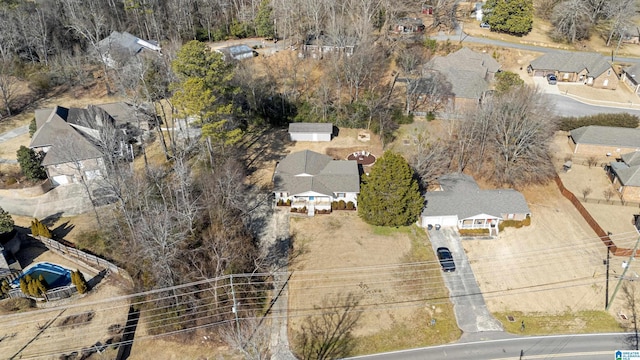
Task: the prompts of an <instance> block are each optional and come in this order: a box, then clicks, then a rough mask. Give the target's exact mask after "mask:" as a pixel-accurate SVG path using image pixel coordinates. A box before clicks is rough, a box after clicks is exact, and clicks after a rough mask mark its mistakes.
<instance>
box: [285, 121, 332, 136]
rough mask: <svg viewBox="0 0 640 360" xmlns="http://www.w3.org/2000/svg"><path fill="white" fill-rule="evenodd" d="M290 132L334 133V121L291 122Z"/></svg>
mask: <svg viewBox="0 0 640 360" xmlns="http://www.w3.org/2000/svg"><path fill="white" fill-rule="evenodd" d="M289 132H290V133H318V134H332V133H333V124H332V123H290V124H289Z"/></svg>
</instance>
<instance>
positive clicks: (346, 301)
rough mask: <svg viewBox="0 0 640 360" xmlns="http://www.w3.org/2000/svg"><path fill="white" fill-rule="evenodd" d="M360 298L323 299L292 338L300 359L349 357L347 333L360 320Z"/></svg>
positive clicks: (354, 296)
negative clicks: (294, 338)
mask: <svg viewBox="0 0 640 360" xmlns="http://www.w3.org/2000/svg"><path fill="white" fill-rule="evenodd" d="M359 303H360V299H359V298H358V297H357V296H356V295H354V294H353V293H349V294H348V295H337V296H335V297H334V298H329V297H325V299H324V300H323V302H322V305H321V306H314V314H313V315H311V316H309V317H307V318H306V319H305V321H304V323H303V324H302V329H301V330H300V333H298V335H297V337H296V350H297V352H298V353H299V355H300V356H301V357H302V358H303V359H318V360H321V359H337V358H342V357H346V356H348V355H350V351H351V349H352V346H353V336H352V335H351V332H352V331H353V329H354V328H355V327H356V325H357V323H358V320H359V319H360V315H361V312H360V311H358V309H357V307H358V304H359Z"/></svg>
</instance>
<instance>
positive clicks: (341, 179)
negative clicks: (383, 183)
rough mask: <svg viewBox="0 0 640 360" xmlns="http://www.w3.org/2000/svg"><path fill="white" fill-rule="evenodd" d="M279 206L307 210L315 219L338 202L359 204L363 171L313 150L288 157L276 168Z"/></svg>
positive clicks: (352, 163)
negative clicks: (315, 215)
mask: <svg viewBox="0 0 640 360" xmlns="http://www.w3.org/2000/svg"><path fill="white" fill-rule="evenodd" d="M273 182H274V190H273V191H274V194H275V199H276V201H277V202H278V203H287V202H289V203H290V204H291V207H293V208H296V209H301V208H303V207H304V208H306V210H307V212H308V215H309V216H313V215H314V213H315V211H316V210H331V203H332V202H334V201H340V200H342V201H344V202H345V203H348V202H352V203H353V205H354V207H357V204H358V194H359V193H360V172H359V169H358V163H357V162H356V161H352V160H333V159H332V158H331V157H329V156H327V155H323V154H319V153H317V152H313V151H310V150H304V151H300V152H296V153H293V154H290V155H288V156H287V157H285V158H284V159H283V160H282V161H280V162H279V163H278V165H277V166H276V171H275V174H274V176H273Z"/></svg>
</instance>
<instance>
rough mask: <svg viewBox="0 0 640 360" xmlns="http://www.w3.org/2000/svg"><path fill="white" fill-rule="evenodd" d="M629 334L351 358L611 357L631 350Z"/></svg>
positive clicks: (524, 340) (537, 339)
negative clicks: (621, 351) (616, 353)
mask: <svg viewBox="0 0 640 360" xmlns="http://www.w3.org/2000/svg"><path fill="white" fill-rule="evenodd" d="M630 336H631V335H630V334H584V335H557V336H533V337H516V338H509V339H497V340H482V341H475V342H467V343H458V344H450V345H439V346H432V347H428V348H420V349H412V350H404V351H397V352H389V353H383V354H375V355H367V356H358V357H354V358H350V359H370V360H401V359H402V360H413V359H415V360H424V359H456V360H458V359H468V360H483V359H499V360H507V359H511V360H519V359H521V357H520V355H521V351H522V355H523V356H522V359H550V358H554V359H555V358H562V359H563V360H601V359H614V354H615V351H616V350H625V349H631V348H632V347H631V344H632V342H631V338H630Z"/></svg>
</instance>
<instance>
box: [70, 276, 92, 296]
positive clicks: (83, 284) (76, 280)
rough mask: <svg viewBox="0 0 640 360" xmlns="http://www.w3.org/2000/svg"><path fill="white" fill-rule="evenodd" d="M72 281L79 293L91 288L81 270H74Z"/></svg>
mask: <svg viewBox="0 0 640 360" xmlns="http://www.w3.org/2000/svg"><path fill="white" fill-rule="evenodd" d="M71 283H72V284H73V285H75V286H76V289H77V290H78V293H80V294H84V293H86V292H87V290H88V289H89V284H87V281H86V280H85V279H84V275H82V273H81V272H80V270H76V271H73V272H72V273H71Z"/></svg>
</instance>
